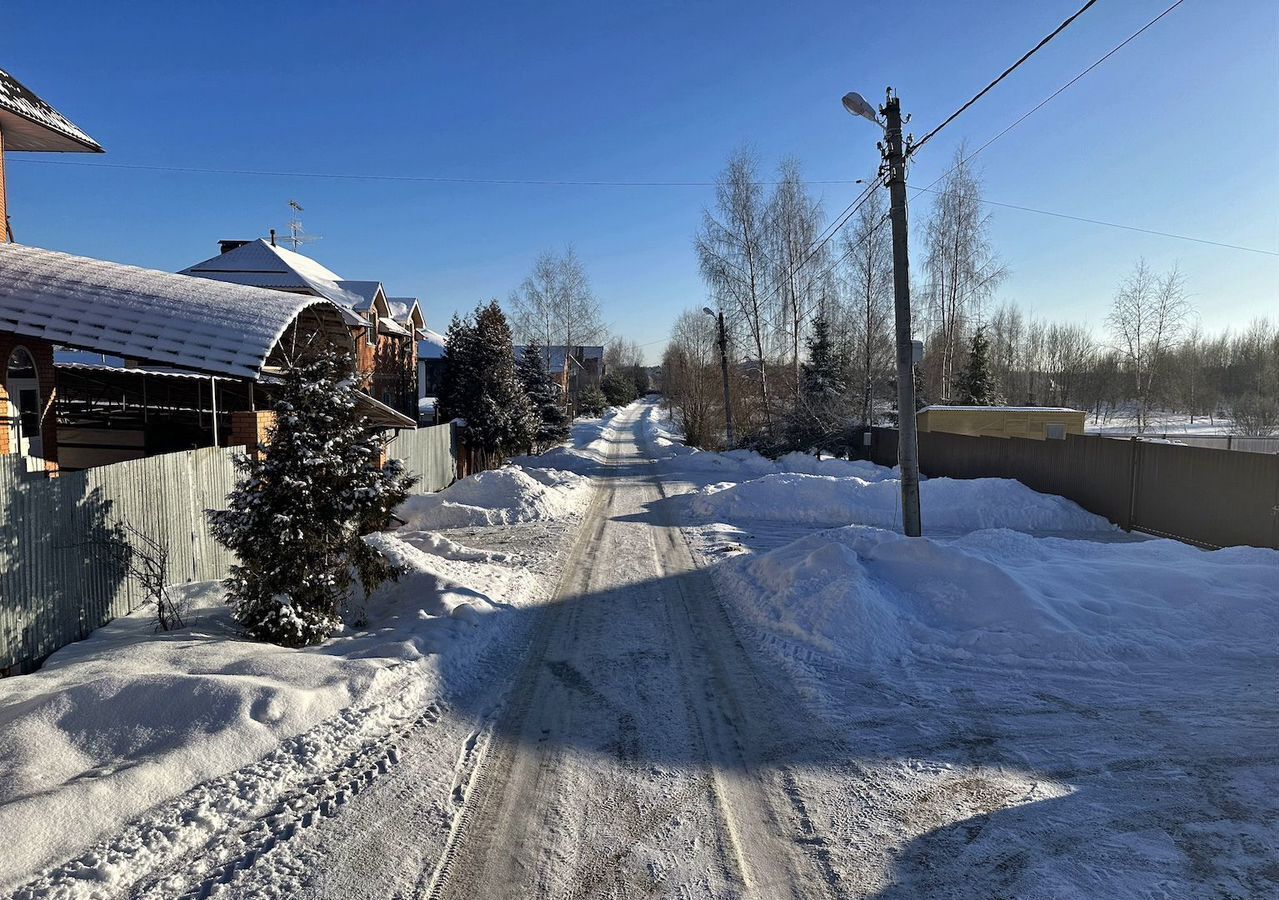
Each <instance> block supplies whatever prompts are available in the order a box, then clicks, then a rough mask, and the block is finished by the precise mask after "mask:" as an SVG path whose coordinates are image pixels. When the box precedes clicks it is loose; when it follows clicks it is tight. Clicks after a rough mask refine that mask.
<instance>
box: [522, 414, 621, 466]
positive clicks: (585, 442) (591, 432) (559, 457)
mask: <svg viewBox="0 0 1279 900" xmlns="http://www.w3.org/2000/svg"><path fill="white" fill-rule="evenodd" d="M619 412H621V410H619V409H616V408H614V407H609V408H608V409H607V410H605V412H604V414H603V415H601V416H600V417H599V418H586V417H583V418H579V419H577V420H575V421H574V422H573V425H572V428H571V430H570V432H569V440H568V442H567V443H566V444H563V445H561V446H559V447H552V448H551V449H550V450H547V451H546V452H545V453H542V454H541V455H539V456H519V457H516V458H515V459H514V460H512V461H513V462H515V463H518V464H519V465H522V466H526V467H550V468H555V469H563V470H565V471H569V472H579V473H581V472H588V473H589V472H591V471H593V470H594V469H595V468H597V467H598V466H599V464H600V463H602V462H604V461H605V460H607V459H608V455H609V450H610V447H611V446H612V444H613V443H615V442H616V441H617V440H619V438H620V435H619V434H618V431H617V429H616V428H615V427H614V425H613V420H614V418H616V416H617V414H618V413H619Z"/></svg>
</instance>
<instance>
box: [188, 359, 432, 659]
mask: <svg viewBox="0 0 1279 900" xmlns="http://www.w3.org/2000/svg"><path fill="white" fill-rule="evenodd" d="M357 386H358V379H357V377H356V375H355V372H354V365H353V360H352V358H351V355H350V354H349V353H348V352H345V351H342V350H338V349H337V348H334V347H330V346H325V347H324V348H321V349H317V350H313V351H310V352H309V353H308V355H307V356H306V357H304V358H302V359H299V360H298V361H296V362H295V363H294V364H293V365H292V366H290V367H289V368H287V369H286V370H285V372H284V375H283V377H282V381H281V384H280V386H279V388H278V391H277V393H276V401H275V405H274V409H275V414H276V421H275V425H274V427H273V428H272V429H271V432H270V443H269V444H268V445H266V447H265V448H263V452H262V454H261V455H260V456H259V458H250V457H245V458H241V459H239V460H237V462H236V465H237V468H238V469H239V470H240V473H241V478H240V480H239V482H238V483H237V484H236V486H235V489H234V490H233V491H232V492H231V494H230V496H229V497H228V498H227V503H228V508H227V509H225V510H213V511H210V512H209V519H210V523H211V525H210V527H211V530H212V532H213V535H214V537H215V538H216V539H217V540H218V542H219V543H221V544H222V545H223V546H225V547H226V548H227V549H228V550H231V551H232V552H233V553H235V555H236V557H237V560H238V562H237V563H236V564H235V565H234V566H232V567H231V574H230V575H229V576H228V577H227V579H226V588H227V595H228V599H229V600H230V602H231V603H232V604H233V605H234V607H235V616H236V619H237V620H238V621H239V622H240V624H241V625H243V626H244V628H245V629H246V630H247V631H248V632H249V634H251V635H252V636H254V637H256V638H258V639H260V640H267V641H271V642H273V643H277V644H283V645H285V646H289V647H300V646H304V645H307V644H314V643H317V642H319V641H322V640H324V638H326V637H328V636H329V635H330V634H332V633H333V631H334V630H335V629H337V628H338V626H339V625H340V624H341V610H342V607H343V605H344V604H345V602H346V600H347V599H348V596H349V593H350V588H351V581H352V570H353V569H354V570H355V572H356V574H357V575H358V576H359V577H360V579H361V581H362V582H363V584H364V587H365V589H366V590H371V589H372V588H373V587H374V586H375V585H376V583H377V582H379V581H380V580H381V579H384V578H386V577H393V576H394V573H393V570H392V569H391V567H390V565H389V564H388V563H387V562H386V561H385V560H382V559H381V557H379V556H378V554H377V553H376V552H375V551H373V550H372V549H371V548H370V547H369V546H368V545H367V544H365V543H364V541H363V540H361V535H363V534H367V533H369V532H371V531H375V530H377V529H380V528H384V527H386V525H387V523H388V521H389V518H390V514H391V511H392V510H393V509H394V508H395V507H396V506H398V505H399V504H400V503H401V502H403V500H404V498H405V497H406V496H407V494H408V490H409V488H411V487H412V485H413V484H414V482H416V480H417V479H416V478H415V477H413V476H410V475H408V474H406V473H405V471H404V468H403V465H402V463H401V462H400V461H399V460H390V461H389V462H388V463H387V464H386V465H385V466H384V467H382V468H380V469H379V468H378V467H377V465H376V463H377V459H378V457H379V455H380V452H381V447H380V441H379V439H378V437H377V434H376V433H375V432H374V431H372V430H371V429H370V428H369V426H368V423H367V422H366V420H365V419H364V416H363V415H362V414H361V413H360V412H359V409H358V407H357V405H356V390H357Z"/></svg>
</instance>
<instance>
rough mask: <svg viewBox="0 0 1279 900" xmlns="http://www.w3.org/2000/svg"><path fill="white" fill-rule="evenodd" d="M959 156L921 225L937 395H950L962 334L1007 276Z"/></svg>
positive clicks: (977, 190) (973, 177) (972, 175)
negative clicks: (992, 245)
mask: <svg viewBox="0 0 1279 900" xmlns="http://www.w3.org/2000/svg"><path fill="white" fill-rule="evenodd" d="M964 153H965V147H964V146H963V145H961V146H960V147H959V149H958V150H956V151H955V162H954V165H953V167H952V169H951V171H950V172H949V173H948V174H947V175H946V177H945V179H944V180H943V182H942V187H941V191H940V192H939V193H938V195H937V199H936V201H935V202H934V204H933V210H932V217H931V218H930V219H929V221H928V224H927V226H926V227H925V237H924V248H925V255H924V268H925V272H926V274H927V281H926V287H925V289H926V301H927V313H928V318H929V320H930V324H931V331H932V335H931V337H932V341H931V343H932V348H933V349H932V353H933V354H935V355H936V360H935V362H934V363H933V365H932V366H930V369H931V373H932V377H933V384H932V385H931V387H932V389H933V391H934V392H935V396H938V397H948V396H950V390H951V382H952V380H953V378H954V374H955V369H956V365H957V364H956V360H957V359H958V358H959V357H960V355H961V351H962V349H963V340H964V335H965V332H966V331H967V329H968V327H969V326H970V324H972V323H973V322H974V321H975V320H976V319H977V318H979V313H980V309H981V306H982V304H983V303H984V302H985V301H986V299H987V298H989V297H990V296H991V294H992V293H993V292H994V290H995V288H996V287H997V286H998V284H999V282H1000V281H1002V280H1003V278H1004V276H1005V274H1006V270H1005V269H1004V267H1003V265H1002V264H1000V262H999V259H998V257H997V256H996V255H995V252H994V250H993V248H992V247H991V244H990V238H989V236H988V230H989V224H990V215H989V214H988V213H984V212H983V211H982V207H981V182H980V180H979V179H978V177H977V174H976V172H974V171H973V169H972V167H971V166H970V165H969V163H968V162H967V160H965V158H964Z"/></svg>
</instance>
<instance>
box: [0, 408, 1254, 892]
mask: <svg viewBox="0 0 1279 900" xmlns="http://www.w3.org/2000/svg"><path fill="white" fill-rule="evenodd" d="M898 490H899V483H898V480H897V475H896V473H895V472H894V471H892V470H888V469H884V468H881V467H877V466H874V465H872V464H869V463H864V462H848V461H842V460H832V459H823V460H818V459H814V458H812V457H808V456H803V455H801V454H792V455H790V456H787V457H783V458H782V459H780V460H777V461H772V460H768V459H764V458H763V457H760V456H758V455H757V454H754V453H751V452H749V451H735V452H731V453H722V454H720V453H702V452H698V451H695V450H691V449H689V448H686V447H684V446H682V444H680V443H679V435H678V432H677V431H676V430H674V429H672V428H671V427H670V425H669V424H668V423H667V422H666V420H665V419H664V417H663V414H662V413H661V411H660V410H659V409H658V408H657V407H656V406H654V405H652V404H650V403H646V402H640V403H637V404H634V405H632V406H630V407H628V408H626V409H623V410H618V411H613V412H610V413H609V414H608V415H607V416H605V417H604V418H603V419H601V420H593V421H587V420H582V421H579V422H577V423H575V425H574V430H573V436H572V439H571V440H570V441H569V442H568V444H567V445H566V446H565V447H562V448H557V449H556V450H553V451H551V452H550V453H548V454H545V455H543V456H542V457H535V458H526V459H521V460H517V461H516V465H513V466H510V467H507V468H505V469H503V470H500V471H498V472H493V473H484V474H483V475H480V476H477V477H475V478H472V479H468V480H466V481H465V482H462V483H459V484H458V485H456V486H454V487H453V488H451V489H450V490H449V491H446V492H444V493H442V494H440V495H435V496H432V497H425V498H415V499H414V500H413V501H411V502H410V503H409V504H406V506H405V508H404V509H403V510H402V515H403V517H404V518H405V519H407V520H408V522H409V524H408V525H406V526H405V527H404V528H403V529H401V530H400V531H399V532H396V533H394V534H388V535H381V536H378V537H376V538H374V540H375V541H376V542H377V543H378V545H379V546H380V547H381V549H383V551H384V552H386V553H387V554H388V555H389V556H391V557H392V558H394V559H396V560H397V561H399V562H400V563H401V564H402V566H403V567H404V568H405V569H406V573H407V574H406V575H405V576H404V577H403V578H402V579H401V580H400V581H399V582H397V583H395V584H393V585H388V586H386V587H385V588H383V589H381V590H379V591H378V592H377V593H376V594H375V596H374V597H373V598H371V600H370V601H369V603H368V604H367V611H366V612H365V613H364V617H365V618H366V619H367V622H366V623H365V624H362V625H358V626H357V625H355V624H352V626H351V627H350V628H349V629H348V631H347V632H346V633H345V634H343V635H342V636H340V637H338V638H336V639H334V640H332V641H330V642H329V643H327V644H326V645H324V646H322V647H317V648H312V649H309V650H304V651H286V650H278V649H275V648H270V647H264V646H262V645H259V644H250V643H248V642H245V641H243V640H240V639H238V638H237V637H236V636H235V635H234V633H233V630H232V628H231V625H230V622H229V620H228V619H227V617H226V613H225V611H224V610H223V609H222V608H221V607H219V606H218V605H217V600H218V597H217V593H216V589H215V588H213V587H211V586H208V585H204V586H196V587H194V588H192V589H191V590H192V592H193V595H194V596H195V598H196V599H197V601H198V602H199V603H200V604H202V605H201V607H200V609H199V611H198V614H197V615H196V616H195V617H194V624H193V625H192V626H191V627H190V628H188V629H185V630H183V631H181V632H177V633H174V634H170V635H154V634H152V633H151V631H150V627H149V624H148V623H147V622H146V620H145V619H144V618H140V617H130V618H128V619H125V620H121V621H119V622H116V623H113V624H112V625H110V626H108V627H107V628H104V629H102V630H100V631H99V632H97V633H95V635H93V636H92V637H91V638H90V639H89V640H87V641H84V642H81V643H80V644H76V645H73V646H72V647H68V648H66V649H64V650H62V651H60V652H59V653H58V654H56V655H55V656H54V657H53V658H52V659H51V660H50V663H49V664H48V665H47V666H46V668H45V669H43V670H42V671H41V672H39V673H36V674H34V675H31V676H24V677H22V678H15V679H9V680H7V681H4V682H0V829H3V833H4V834H6V836H7V838H6V839H7V841H8V843H7V844H6V845H5V852H4V853H3V854H2V855H0V892H3V891H6V890H16V891H17V893H16V894H15V896H66V897H93V896H101V897H114V896H138V897H170V896H203V895H210V896H216V897H223V898H226V897H290V898H292V897H335V896H341V897H344V898H346V897H368V898H374V897H376V898H385V897H391V896H396V897H427V896H429V897H432V898H449V897H454V898H456V897H474V896H492V897H508V896H509V897H515V896H519V897H567V896H573V897H589V896H600V897H604V896H607V897H617V898H623V897H628V898H629V897H649V896H664V897H680V898H682V900H710V898H728V897H734V898H736V897H749V898H759V900H764V898H768V900H771V898H774V897H792V898H793V897H805V898H809V897H815V898H821V897H827V898H835V897H841V898H842V897H878V898H899V900H907V898H910V900H913V898H918V897H930V896H946V897H964V898H974V900H977V898H983V900H984V898H988V897H1018V898H1021V897H1045V898H1046V897H1053V898H1092V897H1120V898H1133V900H1138V898H1140V900H1153V898H1191V897H1203V896H1222V897H1262V896H1274V895H1275V894H1276V889H1277V888H1279V852H1277V851H1276V849H1275V848H1276V847H1279V798H1277V797H1276V795H1275V792H1274V790H1273V786H1274V784H1275V783H1276V780H1277V779H1279V749H1276V748H1279V696H1277V692H1276V690H1275V689H1276V687H1279V680H1277V678H1276V672H1277V671H1279V650H1277V649H1276V648H1279V553H1276V552H1274V551H1268V550H1256V549H1249V548H1236V549H1230V550H1220V551H1214V552H1206V551H1201V550H1198V549H1195V548H1192V547H1189V546H1186V545H1183V544H1178V543H1175V542H1172V541H1165V540H1155V539H1149V538H1143V537H1136V536H1132V535H1127V534H1125V533H1124V532H1122V531H1120V530H1118V529H1116V528H1114V527H1112V526H1111V525H1109V523H1107V522H1105V521H1104V520H1102V519H1099V518H1097V517H1096V516H1092V515H1091V514H1089V513H1087V512H1086V511H1084V510H1082V509H1080V508H1079V507H1077V506H1075V505H1074V504H1071V503H1069V502H1067V501H1064V500H1062V499H1061V498H1058V497H1052V496H1047V495H1042V494H1038V493H1035V492H1033V491H1030V490H1029V489H1027V488H1025V487H1024V486H1022V485H1020V484H1018V483H1016V482H1011V481H1007V480H1003V479H981V480H973V481H955V480H951V479H941V478H939V479H930V480H927V481H925V482H924V484H923V485H922V497H923V516H924V527H925V532H926V535H927V536H926V537H924V538H919V539H906V538H903V537H901V536H900V535H899V534H898V533H897V531H896V521H897V520H896V500H897V491H898ZM548 600H551V601H553V602H547V601H548ZM355 617H356V616H355V615H353V619H354V618H355ZM193 698H194V699H193ZM41 869H44V870H45V871H44V872H43V873H41V872H40V870H41ZM33 876H34V881H32V880H31V879H32V878H33Z"/></svg>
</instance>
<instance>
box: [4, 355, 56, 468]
mask: <svg viewBox="0 0 1279 900" xmlns="http://www.w3.org/2000/svg"><path fill="white" fill-rule="evenodd" d="M17 347H25V348H26V350H27V352H29V353H30V354H31V358H32V360H34V361H35V364H36V378H37V380H38V382H39V385H40V404H41V405H40V436H41V437H42V438H43V439H44V458H45V459H47V460H50V461H52V462H56V461H57V459H58V425H57V421H56V420H55V418H54V415H53V400H54V396H55V390H56V388H55V382H54V377H53V345H52V344H50V343H48V342H47V341H41V340H34V339H30V338H20V337H17V336H15V335H12V334H5V333H0V456H3V455H5V454H9V453H14V452H16V451H17V448H16V447H12V446H10V442H11V437H12V430H11V425H10V418H11V417H12V416H13V414H14V410H13V407H12V405H11V404H10V403H9V392H8V389H7V387H6V384H5V379H6V377H7V375H8V368H9V355H10V354H11V353H13V351H14V349H15V348H17Z"/></svg>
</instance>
